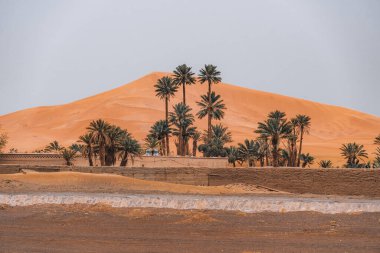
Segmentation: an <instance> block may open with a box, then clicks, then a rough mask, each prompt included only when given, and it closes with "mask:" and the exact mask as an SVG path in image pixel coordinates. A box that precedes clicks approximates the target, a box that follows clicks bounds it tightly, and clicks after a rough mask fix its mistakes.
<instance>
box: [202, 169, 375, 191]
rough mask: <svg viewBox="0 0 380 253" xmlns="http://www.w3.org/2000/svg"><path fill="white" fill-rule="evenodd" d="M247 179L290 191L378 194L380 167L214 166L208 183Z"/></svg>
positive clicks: (214, 183) (228, 182)
mask: <svg viewBox="0 0 380 253" xmlns="http://www.w3.org/2000/svg"><path fill="white" fill-rule="evenodd" d="M231 183H247V184H254V185H262V186H266V187H269V188H274V189H277V190H282V191H287V192H293V193H312V194H328V195H329V194H337V195H365V196H376V197H380V169H346V168H342V169H302V168H264V169H262V168H247V169H242V168H240V169H235V170H231V169H230V170H226V169H215V170H211V173H209V185H224V184H231Z"/></svg>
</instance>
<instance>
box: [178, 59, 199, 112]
mask: <svg viewBox="0 0 380 253" xmlns="http://www.w3.org/2000/svg"><path fill="white" fill-rule="evenodd" d="M173 73H174V79H173V80H174V83H175V84H176V85H178V86H180V85H182V90H183V104H185V105H186V85H192V84H194V83H195V77H194V73H193V72H191V67H188V66H187V65H186V64H182V65H179V66H178V67H176V69H175V70H174V71H173Z"/></svg>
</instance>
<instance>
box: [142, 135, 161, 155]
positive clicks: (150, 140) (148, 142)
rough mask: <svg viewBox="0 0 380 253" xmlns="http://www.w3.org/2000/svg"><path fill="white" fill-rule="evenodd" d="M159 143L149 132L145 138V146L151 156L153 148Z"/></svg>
mask: <svg viewBox="0 0 380 253" xmlns="http://www.w3.org/2000/svg"><path fill="white" fill-rule="evenodd" d="M159 143H160V142H159V140H158V139H157V138H156V137H154V136H152V135H150V134H149V135H148V136H147V137H146V138H145V147H146V148H147V149H149V150H150V152H151V155H152V156H154V150H155V149H156V148H157V147H158V146H159Z"/></svg>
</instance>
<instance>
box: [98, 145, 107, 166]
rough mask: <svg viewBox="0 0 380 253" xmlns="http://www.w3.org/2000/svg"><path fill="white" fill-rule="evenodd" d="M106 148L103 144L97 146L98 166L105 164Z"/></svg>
mask: <svg viewBox="0 0 380 253" xmlns="http://www.w3.org/2000/svg"><path fill="white" fill-rule="evenodd" d="M105 153H106V148H105V146H104V144H103V143H101V144H100V145H99V160H100V166H104V165H105V163H106V157H105Z"/></svg>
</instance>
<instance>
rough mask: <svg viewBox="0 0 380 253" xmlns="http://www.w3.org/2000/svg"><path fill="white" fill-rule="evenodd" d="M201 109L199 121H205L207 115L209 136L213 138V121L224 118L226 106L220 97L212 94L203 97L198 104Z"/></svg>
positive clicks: (198, 114)
mask: <svg viewBox="0 0 380 253" xmlns="http://www.w3.org/2000/svg"><path fill="white" fill-rule="evenodd" d="M197 104H198V105H199V106H200V107H201V110H200V111H199V112H198V113H197V116H198V118H199V119H203V118H204V117H205V116H206V115H207V126H208V128H207V135H208V138H211V126H212V122H211V121H212V119H216V120H221V119H223V117H224V110H225V109H226V106H225V104H223V100H222V99H221V96H220V95H216V94H215V92H212V93H211V95H210V94H208V96H207V95H202V96H201V101H200V102H197Z"/></svg>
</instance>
